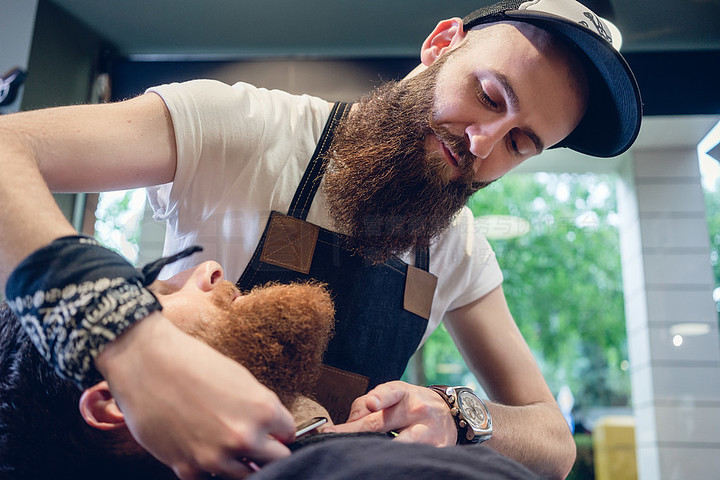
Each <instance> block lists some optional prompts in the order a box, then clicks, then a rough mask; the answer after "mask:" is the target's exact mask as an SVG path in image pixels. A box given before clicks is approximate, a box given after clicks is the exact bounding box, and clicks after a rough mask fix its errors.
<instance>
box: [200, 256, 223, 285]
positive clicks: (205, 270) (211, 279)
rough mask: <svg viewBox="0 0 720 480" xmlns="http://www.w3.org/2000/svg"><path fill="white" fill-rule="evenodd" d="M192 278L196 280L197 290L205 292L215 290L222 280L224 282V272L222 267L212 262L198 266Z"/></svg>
mask: <svg viewBox="0 0 720 480" xmlns="http://www.w3.org/2000/svg"><path fill="white" fill-rule="evenodd" d="M193 276H194V277H195V278H196V281H197V286H198V288H200V289H201V290H203V291H206V292H209V291H210V290H212V289H213V288H215V286H216V285H217V284H219V283H220V282H221V281H222V280H225V272H224V271H223V268H222V266H221V265H220V264H219V263H218V262H216V261H214V260H210V261H207V262H203V263H201V264H200V265H198V266H197V267H196V268H195V272H194V275H193Z"/></svg>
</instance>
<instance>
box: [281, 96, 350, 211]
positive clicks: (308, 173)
mask: <svg viewBox="0 0 720 480" xmlns="http://www.w3.org/2000/svg"><path fill="white" fill-rule="evenodd" d="M350 107H351V104H349V103H345V102H337V103H335V105H333V108H332V111H331V112H330V117H328V121H327V123H325V129H324V130H323V132H322V135H321V136H320V141H318V144H317V146H316V147H315V152H314V153H313V156H312V158H311V159H310V164H309V165H308V167H307V168H306V169H305V174H304V175H303V178H302V180H301V181H300V186H299V187H298V188H297V190H296V191H295V197H294V198H293V200H292V203H290V208H289V209H288V215H290V216H291V217H295V218H299V219H301V220H306V219H307V215H308V212H309V211H310V205H311V204H312V201H313V198H315V193H316V192H317V189H318V187H319V186H320V180H321V179H322V176H323V174H324V173H325V167H326V165H327V157H326V156H325V154H326V153H327V151H328V149H329V148H330V145H331V144H332V139H333V136H334V135H335V128H336V127H337V126H338V124H339V123H340V120H342V119H343V117H344V116H345V115H346V114H347V112H349V111H350Z"/></svg>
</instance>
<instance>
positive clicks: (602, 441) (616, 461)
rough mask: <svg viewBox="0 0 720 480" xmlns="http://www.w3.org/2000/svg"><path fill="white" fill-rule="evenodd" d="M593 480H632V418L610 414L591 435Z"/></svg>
mask: <svg viewBox="0 0 720 480" xmlns="http://www.w3.org/2000/svg"><path fill="white" fill-rule="evenodd" d="M592 438H593V457H594V463H595V480H636V479H637V463H636V460H635V419H634V418H633V417H631V416H625V415H622V416H621V415H610V416H607V417H602V418H600V419H599V420H598V421H597V422H596V423H595V428H594V429H593V433H592Z"/></svg>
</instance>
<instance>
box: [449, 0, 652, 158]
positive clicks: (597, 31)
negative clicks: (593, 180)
mask: <svg viewBox="0 0 720 480" xmlns="http://www.w3.org/2000/svg"><path fill="white" fill-rule="evenodd" d="M508 20H509V21H516V22H525V23H530V24H533V25H536V26H538V27H540V28H542V29H543V30H547V31H549V32H551V33H552V34H554V35H556V36H559V37H560V38H561V39H563V40H565V41H566V42H567V43H569V44H570V45H573V46H575V47H576V49H577V50H579V53H580V54H581V55H582V56H584V60H585V61H584V63H585V65H586V69H587V70H588V72H587V75H588V81H589V84H590V98H589V103H588V107H587V111H586V112H585V116H584V117H583V118H582V120H580V123H579V124H578V126H577V127H576V128H575V130H573V131H572V132H571V133H570V135H568V136H567V137H566V138H565V139H564V140H562V141H561V142H560V143H558V144H557V145H555V146H554V147H567V148H570V149H572V150H575V151H577V152H580V153H584V154H587V155H592V156H595V157H614V156H617V155H620V154H621V153H623V152H624V151H626V150H627V149H628V148H630V146H631V145H632V144H633V142H634V141H635V139H636V138H637V136H638V133H639V132H640V122H641V120H642V100H641V98H640V89H639V87H638V84H637V81H636V80H635V76H634V75H633V73H632V71H631V70H630V67H629V66H628V64H627V62H626V61H625V59H624V58H623V56H622V55H621V54H620V52H619V50H618V48H619V42H620V31H619V30H618V29H617V27H615V25H613V24H612V23H611V22H609V21H608V20H605V19H603V18H601V17H599V16H598V15H596V14H595V13H593V12H592V11H591V10H590V9H589V8H587V7H585V6H584V5H582V4H581V3H579V2H576V1H575V0H531V1H522V0H504V1H501V2H498V3H496V4H494V5H490V6H487V7H484V8H480V9H478V10H475V11H474V12H472V13H471V14H469V15H467V16H466V17H465V18H463V28H464V30H465V31H468V30H470V29H472V28H473V27H476V26H478V25H484V24H488V23H495V22H501V21H508Z"/></svg>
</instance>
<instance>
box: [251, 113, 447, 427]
mask: <svg viewBox="0 0 720 480" xmlns="http://www.w3.org/2000/svg"><path fill="white" fill-rule="evenodd" d="M349 110H350V105H348V104H345V103H337V104H335V105H334V107H333V109H332V112H331V114H330V117H329V119H328V121H327V123H326V125H325V129H324V131H323V133H322V136H321V138H320V141H319V142H318V145H317V147H316V149H315V152H314V153H313V157H312V159H311V160H310V164H309V165H308V167H307V168H306V170H305V173H304V175H303V178H302V180H301V182H300V185H299V186H298V188H297V190H296V192H295V196H294V198H293V200H292V203H291V205H290V208H289V210H288V213H287V215H286V214H283V213H280V212H276V211H273V212H271V214H270V218H269V220H268V223H267V225H266V227H265V230H264V232H263V235H262V237H261V239H260V243H259V244H258V246H257V247H256V249H255V253H254V254H253V256H252V258H251V260H250V263H249V264H248V266H247V268H246V269H245V271H244V272H243V274H242V275H241V277H240V279H239V280H238V282H237V285H238V287H239V288H240V290H243V291H245V290H250V289H251V288H252V287H254V286H256V285H263V284H266V283H268V282H279V283H290V282H297V281H306V280H316V281H319V282H322V283H325V284H327V286H328V289H329V291H330V293H331V296H332V298H333V301H334V302H335V310H336V315H335V333H334V335H333V337H332V339H331V340H330V342H329V345H328V348H327V351H326V353H325V357H324V360H323V363H324V364H323V369H322V374H321V378H320V380H319V382H318V387H317V392H316V396H317V399H318V401H319V402H320V403H321V404H322V405H323V406H325V408H327V409H328V410H329V411H330V414H331V416H332V417H333V420H334V421H335V422H343V421H344V420H345V419H346V418H347V414H348V413H349V408H350V403H352V400H354V399H355V398H356V397H358V396H360V395H363V394H364V393H366V392H367V391H368V390H369V389H371V388H373V387H375V386H376V385H378V384H380V383H384V382H387V381H391V380H397V379H399V378H400V377H401V376H402V374H403V372H404V370H405V367H406V366H407V363H408V360H409V359H410V357H411V356H412V354H413V353H414V352H415V350H416V349H417V347H418V345H419V344H420V340H421V339H422V337H423V335H424V333H425V330H426V327H427V322H428V318H429V315H430V308H431V305H432V297H433V293H434V291H435V286H436V283H437V278H436V277H435V276H434V275H432V274H430V273H429V272H428V266H429V253H428V251H427V249H426V250H424V251H421V252H418V253H416V261H415V266H411V265H408V264H407V263H405V262H403V261H402V260H400V259H399V258H398V257H395V256H393V257H391V258H390V259H389V260H388V261H386V262H385V263H383V264H372V263H370V262H367V261H365V260H364V259H363V258H362V257H361V256H358V255H356V254H353V253H351V252H350V251H348V250H346V249H345V248H344V247H343V244H344V242H343V240H342V238H343V236H342V235H341V234H338V233H336V232H332V231H330V230H327V229H324V228H321V227H319V226H317V225H314V224H312V223H309V222H307V221H305V219H306V218H307V214H308V211H309V209H310V204H311V203H312V200H313V198H314V196H315V193H316V192H317V189H318V187H319V185H320V181H321V179H322V175H323V173H324V172H325V161H326V160H325V158H326V156H325V153H326V152H327V150H328V148H329V145H330V144H331V141H332V136H333V133H334V130H335V127H336V126H337V124H338V122H339V121H340V120H341V119H342V118H343V116H344V115H345V114H346V113H347V112H348V111H349Z"/></svg>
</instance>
